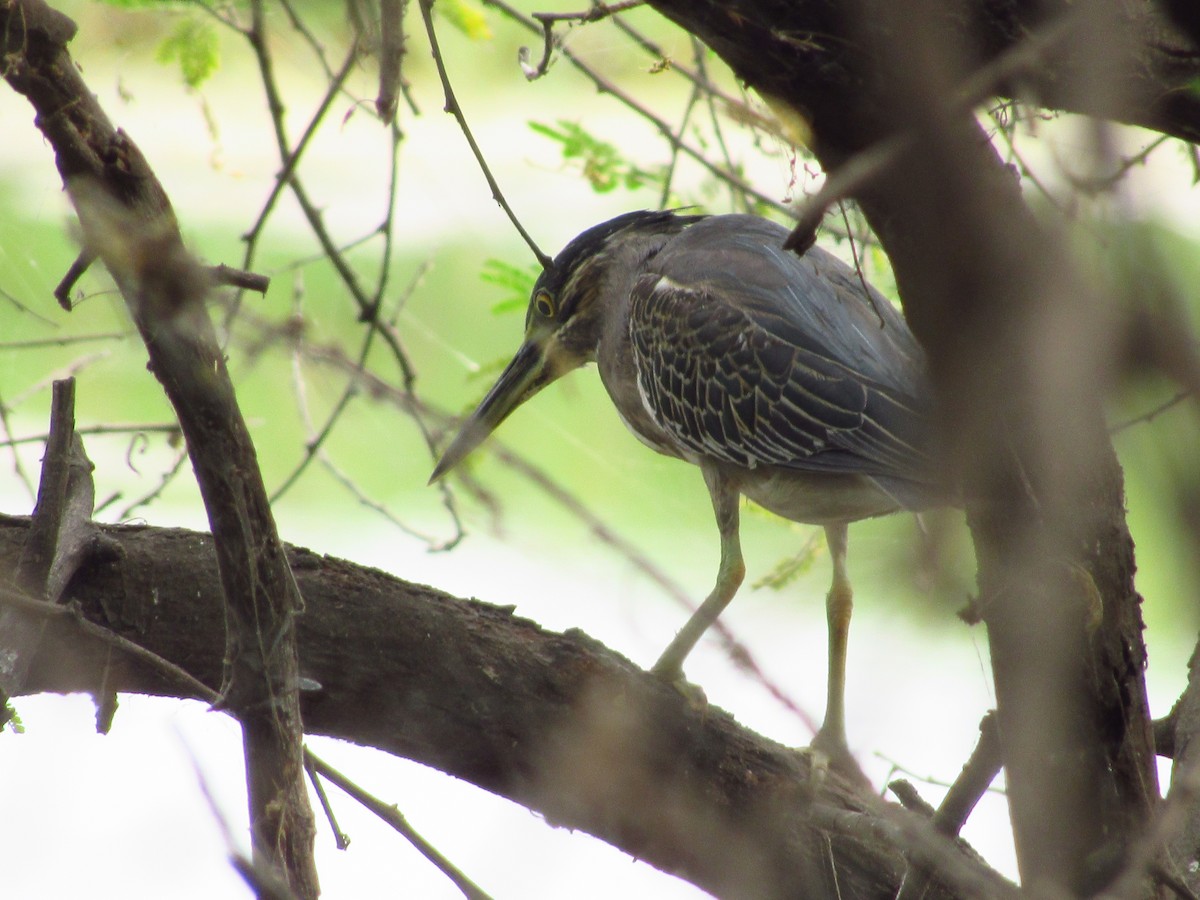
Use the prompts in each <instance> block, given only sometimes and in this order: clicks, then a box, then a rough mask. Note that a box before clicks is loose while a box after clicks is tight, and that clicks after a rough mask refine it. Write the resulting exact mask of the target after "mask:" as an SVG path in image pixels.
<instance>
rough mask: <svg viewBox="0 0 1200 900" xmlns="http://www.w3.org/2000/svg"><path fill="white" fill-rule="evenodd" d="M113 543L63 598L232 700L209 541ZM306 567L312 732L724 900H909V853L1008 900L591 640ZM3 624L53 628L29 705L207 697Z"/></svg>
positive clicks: (302, 557) (300, 567)
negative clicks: (586, 838)
mask: <svg viewBox="0 0 1200 900" xmlns="http://www.w3.org/2000/svg"><path fill="white" fill-rule="evenodd" d="M100 528H101V532H102V534H103V536H104V546H105V547H106V548H107V549H106V552H105V553H103V554H95V555H93V556H92V558H91V559H90V560H89V561H88V562H87V563H86V565H85V566H84V567H83V568H81V569H80V570H79V572H78V574H77V575H76V577H75V579H74V580H73V581H72V583H71V584H70V586H69V588H68V592H67V595H66V597H65V598H64V599H65V600H68V601H70V602H71V603H72V604H78V609H79V611H80V614H81V615H82V617H83V618H84V619H86V620H87V621H88V622H92V623H95V624H97V625H101V626H103V627H104V628H105V629H111V630H112V631H113V632H114V633H116V634H117V635H120V636H122V637H124V638H127V639H129V640H130V641H132V642H134V643H135V644H137V645H139V646H140V647H142V648H145V649H146V650H148V651H150V652H152V653H154V654H157V655H158V656H160V657H161V658H163V659H165V660H167V661H169V662H170V663H172V664H174V665H175V666H178V667H179V668H180V669H182V670H184V671H186V672H187V673H188V674H189V675H190V676H192V677H194V678H196V679H198V680H199V681H201V682H203V683H204V684H205V685H208V686H209V687H210V688H213V689H215V688H217V687H218V686H219V684H220V682H221V676H222V665H223V662H222V660H223V654H224V621H223V619H224V617H223V614H222V611H221V605H222V604H221V588H220V582H219V579H218V572H217V563H216V554H215V551H214V548H213V542H212V539H211V538H209V537H208V536H207V535H204V534H199V533H195V532H189V531H181V530H169V529H158V528H151V527H133V526H100ZM28 531H29V520H28V519H20V518H9V517H0V571H10V570H11V567H12V566H13V565H15V563H16V560H17V558H18V557H19V554H20V552H21V547H22V545H23V543H24V541H25V537H26V534H27V533H28ZM289 555H290V558H291V561H292V566H293V569H294V571H295V573H296V579H297V582H298V583H299V586H300V589H301V591H302V593H303V596H304V600H305V613H304V615H303V616H302V617H301V618H300V619H299V621H298V641H299V647H300V672H301V674H302V675H303V677H304V678H305V679H306V680H307V681H306V683H312V684H313V685H314V687H312V689H310V690H306V692H305V693H304V695H303V715H304V722H305V728H306V730H307V731H308V733H310V734H326V735H331V736H333V737H338V738H342V739H344V740H349V741H353V742H355V743H358V744H363V745H368V746H373V747H377V748H379V749H381V750H384V751H386V752H388V753H393V754H396V755H399V756H404V757H407V758H410V759H415V760H418V761H420V762H422V763H425V764H426V765H430V766H433V767H435V768H438V769H440V770H442V771H444V772H447V773H449V774H451V775H454V776H456V777H458V778H462V779H465V780H467V781H470V782H471V783H473V784H476V785H478V786H480V787H482V788H484V789H486V790H489V791H492V792H494V793H497V794H500V795H502V796H505V797H508V798H510V799H512V800H514V801H516V802H518V803H521V804H524V805H526V806H528V807H529V808H531V809H534V810H537V811H538V812H540V813H541V814H543V815H544V816H545V817H546V819H547V820H548V821H549V822H551V823H554V824H556V825H560V826H564V827H569V828H573V829H581V830H584V831H587V832H589V833H591V834H594V835H596V836H598V837H600V838H602V839H603V840H606V841H608V842H610V843H612V844H614V845H615V846H617V847H620V848H621V849H623V850H625V851H626V852H628V853H630V854H631V855H633V856H636V857H637V858H639V859H644V860H646V861H647V862H649V863H651V864H652V865H655V866H656V867H658V868H660V869H663V870H664V871H667V872H674V873H675V874H677V875H679V876H680V877H683V878H686V879H688V880H690V881H692V882H694V883H696V884H697V885H699V886H701V887H703V888H704V889H706V890H708V891H711V892H712V893H714V894H715V895H717V896H721V897H751V898H775V897H780V898H782V897H794V898H801V897H803V898H820V897H834V896H838V894H837V890H838V889H839V888H840V890H841V892H842V893H841V895H840V896H853V897H868V898H869V897H894V896H895V895H896V892H897V890H898V889H899V886H900V883H901V881H902V879H903V877H904V875H905V872H906V866H907V863H906V856H907V857H908V858H910V859H912V860H913V861H914V863H920V864H922V866H923V867H928V868H931V869H932V871H933V872H935V873H936V876H935V879H934V882H933V886H932V887H931V889H930V893H929V894H928V896H929V897H931V898H938V897H943V898H946V897H963V896H985V897H1004V896H1007V895H1009V893H1010V892H1011V886H1010V885H1008V884H1007V882H1005V881H1004V880H1003V879H1000V878H999V877H997V876H996V875H995V874H994V873H993V872H991V871H990V870H989V869H987V868H986V867H985V866H983V865H982V864H980V863H978V862H977V861H976V860H975V859H973V858H972V857H970V856H969V855H967V854H965V853H964V852H962V851H961V850H960V849H958V848H957V847H956V845H954V844H952V843H951V842H950V841H948V840H947V839H945V838H941V837H939V836H937V835H936V834H935V831H934V829H933V827H932V826H931V825H930V824H929V823H928V822H927V821H926V820H924V819H921V818H920V817H918V816H915V815H913V814H911V813H909V812H907V811H905V810H902V809H900V808H899V807H896V806H894V805H890V804H883V803H882V802H880V801H878V800H877V799H875V798H873V797H870V796H867V797H864V796H862V795H861V794H860V793H859V792H858V791H857V790H856V789H854V788H851V787H849V786H847V785H845V784H843V783H842V782H841V781H840V780H839V779H838V778H837V777H836V776H835V775H834V774H832V773H827V774H825V775H824V777H818V778H815V779H814V778H813V777H812V773H811V771H810V760H809V757H808V755H807V753H806V751H802V750H793V749H790V748H786V747H783V746H780V745H778V744H776V743H774V742H772V741H769V740H767V739H765V738H762V737H760V736H759V735H757V734H754V733H753V732H750V731H748V730H746V729H745V728H743V727H741V726H739V725H738V724H737V723H736V722H735V721H734V720H733V718H732V717H730V716H729V715H728V714H726V713H724V712H722V711H721V710H718V709H714V708H709V709H706V710H704V709H699V708H697V707H696V706H694V705H693V704H692V703H690V702H689V701H688V700H687V699H686V698H684V697H683V696H682V695H681V694H679V693H678V692H677V691H675V690H673V689H672V688H670V687H668V686H665V685H663V684H662V683H661V682H660V681H659V680H658V679H656V678H654V677H653V676H651V675H648V674H647V673H645V672H643V671H641V670H640V669H638V668H636V667H635V666H633V665H632V664H631V663H629V662H628V661H627V660H625V659H623V658H621V657H620V656H618V655H616V654H614V653H612V652H611V651H609V650H607V649H605V648H604V647H602V646H601V645H599V644H598V643H597V642H595V641H593V640H591V639H589V638H587V637H586V636H585V635H583V634H581V633H578V632H567V633H565V634H556V633H552V632H547V631H545V630H543V629H541V628H539V627H538V626H537V625H536V624H534V623H532V622H529V621H527V620H525V619H521V618H519V617H517V616H514V615H513V614H512V612H511V609H507V608H497V607H493V606H489V605H487V604H485V603H482V602H479V601H467V600H459V599H457V598H454V597H451V596H448V595H446V594H444V593H441V592H439V591H436V590H434V589H432V588H428V587H424V586H421V585H416V584H411V583H408V582H404V581H402V580H400V579H397V578H394V577H392V576H389V575H386V574H384V573H381V572H378V571H375V570H372V569H367V568H364V567H359V566H354V565H352V564H350V563H346V562H343V561H340V560H336V559H331V558H329V557H321V556H318V555H316V554H313V553H311V552H309V551H307V550H303V549H298V548H290V549H289ZM0 607H3V608H4V609H5V610H7V611H9V612H12V613H14V614H15V615H18V616H22V617H26V618H28V619H29V620H30V621H32V622H35V623H45V627H44V628H43V629H41V633H42V638H41V642H40V644H39V645H38V647H37V654H36V657H35V658H34V659H33V660H32V662H31V665H30V667H29V669H28V674H27V676H26V679H25V682H24V685H23V687H22V688H21V690H20V693H34V692H39V691H53V692H67V691H88V692H92V693H99V692H101V691H107V690H117V691H132V692H138V693H150V694H160V695H164V696H176V697H188V696H195V695H196V693H197V692H196V691H195V689H194V688H192V687H189V685H188V683H187V682H186V681H185V680H180V679H178V678H175V677H173V676H172V673H171V671H170V670H168V669H165V668H163V667H160V666H156V665H153V664H147V663H146V662H144V661H142V660H140V659H139V658H137V657H135V656H132V655H129V654H127V653H121V652H113V651H112V646H111V645H110V644H109V643H106V642H104V641H103V640H101V639H99V638H97V637H96V636H95V635H94V634H91V633H84V632H82V631H81V629H80V626H79V624H78V623H77V621H76V619H75V618H74V617H73V616H72V615H71V614H70V613H69V611H68V610H67V609H65V608H64V607H62V606H57V607H51V606H50V605H48V604H30V603H29V602H28V601H21V600H20V599H19V598H15V597H14V596H13V595H11V594H8V595H0ZM26 630H27V629H26ZM0 639H2V636H0ZM116 727H120V722H119V720H118V721H117V723H116ZM835 872H836V874H835ZM835 880H836V887H835Z"/></svg>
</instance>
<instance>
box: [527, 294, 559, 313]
mask: <svg viewBox="0 0 1200 900" xmlns="http://www.w3.org/2000/svg"><path fill="white" fill-rule="evenodd" d="M533 308H534V309H536V310H537V314H538V315H539V316H541V317H542V318H544V319H553V318H554V314H555V313H556V312H557V311H558V310H557V308H556V307H555V304H554V298H553V297H552V296H551V295H550V292H549V291H538V292H537V294H536V295H534V298H533Z"/></svg>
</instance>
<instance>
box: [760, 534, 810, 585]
mask: <svg viewBox="0 0 1200 900" xmlns="http://www.w3.org/2000/svg"><path fill="white" fill-rule="evenodd" d="M822 544H823V541H822V540H821V532H820V531H813V533H812V534H811V535H810V536H809V538H808V540H807V541H805V542H804V546H803V547H801V548H800V552H799V553H797V554H796V555H795V556H787V557H784V558H783V559H781V560H780V561H779V562H777V563H776V564H775V567H774V568H773V569H771V571H770V572H768V573H767V574H766V575H764V576H763V577H762V578H760V579H758V581H756V582H754V584H753V585H752V587H753V588H754V590H758V589H759V588H764V587H768V588H770V589H771V590H773V591H778V590H782V589H783V588H785V587H787V586H788V585H789V584H791V583H792V582H793V581H795V580H796V579H797V578H799V577H800V576H801V575H804V574H805V573H807V572H808V570H809V569H811V568H812V566H813V563H814V562H816V559H817V556H818V555H819V554H820V552H821V546H822Z"/></svg>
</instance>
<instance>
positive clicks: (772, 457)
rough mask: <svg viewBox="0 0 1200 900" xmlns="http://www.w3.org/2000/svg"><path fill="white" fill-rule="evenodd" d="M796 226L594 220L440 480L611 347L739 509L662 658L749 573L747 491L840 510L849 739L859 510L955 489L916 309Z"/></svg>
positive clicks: (620, 388)
mask: <svg viewBox="0 0 1200 900" xmlns="http://www.w3.org/2000/svg"><path fill="white" fill-rule="evenodd" d="M787 234H788V232H787V230H786V229H784V228H783V227H782V226H780V225H777V224H775V223H773V222H770V221H767V220H765V219H760V218H757V217H754V216H744V215H723V216H711V217H709V216H698V215H677V214H675V213H672V212H632V213H627V214H625V215H621V216H617V217H616V218H615V219H611V220H610V221H608V222H604V223H602V224H600V225H597V226H595V227H594V228H590V229H588V230H587V231H585V232H583V233H582V234H581V235H579V236H578V237H576V238H575V239H574V240H573V241H571V242H570V243H569V244H567V246H566V248H565V249H564V250H563V251H562V252H561V253H560V254H559V255H558V256H557V257H556V258H555V259H554V260H553V264H552V265H551V266H549V267H548V268H547V269H546V270H545V271H544V272H543V273H542V274H541V276H540V277H539V278H538V280H537V282H536V283H535V285H534V288H533V296H532V298H531V300H530V303H529V309H528V312H527V313H526V317H525V340H524V343H522V345H521V348H520V349H519V350H518V351H517V354H516V356H514V357H513V359H512V361H511V362H510V363H509V364H508V367H507V368H506V369H505V370H504V372H503V374H502V375H501V376H500V378H499V380H498V381H497V382H496V384H495V385H494V386H493V387H492V389H491V390H490V391H489V392H488V394H487V396H486V397H484V399H483V401H482V402H481V403H480V404H479V407H478V409H476V410H475V412H474V413H472V414H471V416H470V417H469V418H468V419H467V420H466V422H465V423H464V424H463V426H462V429H461V431H459V433H458V435H457V436H456V437H455V439H454V441H453V442H452V443H451V444H450V446H449V447H448V448H447V449H446V452H445V454H444V455H443V456H442V459H441V461H440V462H439V463H438V465H437V468H436V469H435V470H434V472H433V476H432V478H431V479H430V480H431V481H433V480H435V479H437V478H439V477H441V476H442V475H444V474H445V473H446V472H448V471H449V470H450V469H452V468H453V467H454V466H455V465H457V464H458V463H459V462H461V461H462V459H463V458H464V457H465V456H466V455H467V454H468V453H470V452H471V451H472V450H473V449H474V448H475V447H477V446H478V445H479V444H480V443H481V442H482V441H483V440H484V438H486V437H487V436H488V435H489V434H490V433H491V432H492V431H493V430H495V428H496V427H497V426H499V425H500V423H501V422H503V421H504V419H505V418H506V417H507V416H508V415H509V413H511V412H512V411H513V410H514V409H516V408H517V407H518V406H520V405H521V404H522V403H524V402H525V401H527V400H528V399H529V398H530V397H532V396H533V395H534V394H536V393H537V392H538V391H540V390H541V389H542V388H544V387H545V386H546V385H548V384H550V383H551V382H552V381H554V380H556V379H558V378H560V377H561V376H563V375H565V374H566V373H567V372H569V371H571V370H572V369H576V368H578V367H579V366H582V365H584V364H585V363H589V362H596V363H597V364H598V367H599V370H600V379H601V381H603V382H604V386H605V388H606V389H607V390H608V393H609V396H610V397H611V398H612V401H613V404H614V405H615V406H616V408H617V412H618V413H619V414H620V416H621V418H622V420H623V421H624V422H625V425H626V426H627V427H628V428H629V430H630V431H632V432H633V433H634V434H635V435H636V436H637V437H638V438H639V439H640V440H641V441H642V442H643V443H645V444H646V445H648V446H649V447H651V448H652V449H654V450H657V451H658V452H659V453H664V454H666V455H668V456H675V457H679V458H681V459H685V460H687V461H688V462H691V463H694V464H696V465H697V466H699V467H700V471H701V472H702V473H703V475H704V482H705V484H706V485H707V486H708V491H709V494H710V495H711V498H712V504H713V509H714V511H715V513H716V519H717V526H718V528H719V529H720V535H721V562H720V567H719V569H718V573H717V580H716V584H715V586H714V587H713V589H712V592H711V593H710V594H709V595H708V597H707V599H705V601H704V603H703V604H701V606H700V607H699V609H697V610H696V612H695V613H694V614H693V615H692V617H691V618H690V619H689V620H688V622H687V623H686V624H685V625H684V626H683V628H682V630H680V632H679V633H678V634H677V635H676V636H675V639H674V640H673V641H671V643H670V645H669V646H668V647H667V649H666V650H665V651H664V652H663V654H662V656H661V657H660V658H659V660H658V662H657V663H655V665H654V669H653V671H654V672H655V674H657V675H659V676H661V677H663V678H665V679H668V680H670V681H672V682H675V683H677V684H682V683H683V669H682V666H683V661H684V659H685V658H686V657H687V655H688V653H689V652H690V651H691V649H692V648H693V647H694V646H695V645H696V642H697V641H699V639H700V637H701V636H702V635H703V634H704V632H705V631H706V630H707V629H708V628H709V626H711V625H712V624H713V623H714V622H715V621H716V619H717V617H718V616H719V615H720V613H721V611H722V610H723V609H724V608H725V607H726V605H728V603H729V601H730V600H731V599H732V598H733V595H734V594H735V593H736V592H737V589H738V587H739V586H740V585H741V582H742V579H743V577H744V575H745V565H744V563H743V562H742V552H741V546H740V542H739V534H738V505H739V496H740V495H743V494H744V495H745V496H746V497H748V498H750V499H751V500H753V501H754V502H755V503H758V504H759V505H761V506H763V507H765V508H766V509H768V510H770V511H772V512H774V513H776V514H778V515H780V516H783V517H784V518H786V519H791V520H793V521H796V522H805V523H809V524H814V525H822V526H824V528H825V534H826V537H827V541H828V546H829V552H830V556H831V558H832V561H833V584H832V587H831V588H830V591H829V594H828V597H827V601H826V611H827V616H828V624H829V680H828V700H827V704H826V709H825V720H824V723H823V724H822V726H821V730H820V731H819V732H818V734H817V737H816V739H815V740H814V741H813V746H814V747H816V748H818V749H821V750H822V751H824V752H828V753H830V754H831V755H832V756H836V757H839V758H846V757H847V756H848V750H847V747H846V737H845V717H844V705H843V694H844V690H845V672H846V642H847V636H848V631H849V627H850V613H851V608H852V592H851V588H850V581H849V578H848V576H847V574H846V539H847V534H846V532H847V525H848V523H850V522H853V521H856V520H859V519H865V518H869V517H872V516H879V515H883V514H886V513H891V512H896V511H898V510H918V509H922V508H925V507H928V506H932V505H935V504H937V503H939V502H941V497H940V495H939V491H938V490H937V488H936V485H935V483H934V480H933V478H932V473H931V472H930V470H929V459H928V455H927V453H926V449H925V448H926V445H925V441H926V429H925V422H926V407H927V403H928V392H927V389H926V386H925V381H924V364H923V357H922V354H921V350H920V348H919V347H918V345H917V343H916V341H915V340H914V339H913V337H912V335H911V334H910V332H909V330H908V328H907V326H906V325H905V323H904V319H903V318H902V317H901V316H900V314H899V313H898V312H897V311H896V310H895V308H894V307H893V306H892V305H891V304H890V303H889V302H888V301H887V300H886V299H885V298H884V297H882V296H881V295H880V294H879V293H878V292H877V291H875V290H874V289H873V288H870V287H868V286H867V284H866V282H865V281H864V280H863V279H862V278H861V277H860V276H859V274H858V273H857V272H856V271H855V270H854V269H852V268H850V267H849V266H847V265H846V264H845V263H843V262H841V261H840V260H839V259H837V258H836V257H834V256H833V255H831V254H829V253H828V252H826V251H824V250H821V249H820V248H816V247H814V248H812V249H810V250H808V251H807V252H806V253H805V254H804V255H803V256H798V255H796V254H794V253H790V252H787V251H785V250H783V249H782V248H783V242H784V239H785V238H786V237H787Z"/></svg>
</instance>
